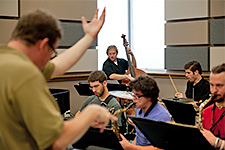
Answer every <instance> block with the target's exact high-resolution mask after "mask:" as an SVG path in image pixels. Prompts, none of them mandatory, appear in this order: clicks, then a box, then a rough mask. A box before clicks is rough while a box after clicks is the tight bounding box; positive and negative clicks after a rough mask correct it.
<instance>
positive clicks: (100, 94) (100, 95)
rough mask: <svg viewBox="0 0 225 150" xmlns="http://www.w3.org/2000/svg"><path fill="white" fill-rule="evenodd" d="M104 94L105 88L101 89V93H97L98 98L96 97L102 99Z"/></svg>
mask: <svg viewBox="0 0 225 150" xmlns="http://www.w3.org/2000/svg"><path fill="white" fill-rule="evenodd" d="M104 92H105V88H104V87H103V89H102V91H101V92H100V93H99V96H98V97H102V95H103V94H104Z"/></svg>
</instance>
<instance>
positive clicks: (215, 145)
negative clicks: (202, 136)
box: [213, 138, 220, 148]
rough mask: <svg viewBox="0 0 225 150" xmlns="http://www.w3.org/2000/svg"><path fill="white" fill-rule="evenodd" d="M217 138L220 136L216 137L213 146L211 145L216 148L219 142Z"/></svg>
mask: <svg viewBox="0 0 225 150" xmlns="http://www.w3.org/2000/svg"><path fill="white" fill-rule="evenodd" d="M219 139H220V138H217V139H216V141H215V144H214V146H213V147H214V148H216V147H217V145H218V144H219Z"/></svg>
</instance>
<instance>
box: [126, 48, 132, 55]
mask: <svg viewBox="0 0 225 150" xmlns="http://www.w3.org/2000/svg"><path fill="white" fill-rule="evenodd" d="M126 48H127V52H128V54H131V55H133V52H132V51H131V49H130V47H128V46H127V47H126Z"/></svg>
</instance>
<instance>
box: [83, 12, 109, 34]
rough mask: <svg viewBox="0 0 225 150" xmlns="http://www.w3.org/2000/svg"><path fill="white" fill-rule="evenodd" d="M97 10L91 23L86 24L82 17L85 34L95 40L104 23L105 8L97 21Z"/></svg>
mask: <svg viewBox="0 0 225 150" xmlns="http://www.w3.org/2000/svg"><path fill="white" fill-rule="evenodd" d="M98 11H99V10H98V9H97V10H96V12H95V15H94V17H93V18H92V20H91V22H89V23H88V22H87V19H86V18H85V17H84V16H82V17H81V21H82V26H83V30H84V33H85V34H89V35H90V36H91V37H92V38H96V36H97V34H98V32H99V31H100V30H101V28H102V26H103V24H104V22H105V8H104V10H103V12H102V14H101V16H100V18H99V19H98Z"/></svg>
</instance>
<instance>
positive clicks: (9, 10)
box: [0, 0, 19, 17]
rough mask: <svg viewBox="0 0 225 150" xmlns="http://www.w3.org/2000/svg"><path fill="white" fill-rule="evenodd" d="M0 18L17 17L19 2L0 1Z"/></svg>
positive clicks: (11, 0)
mask: <svg viewBox="0 0 225 150" xmlns="http://www.w3.org/2000/svg"><path fill="white" fill-rule="evenodd" d="M0 16H8V17H19V0H0Z"/></svg>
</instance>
